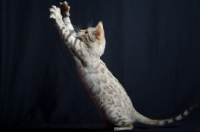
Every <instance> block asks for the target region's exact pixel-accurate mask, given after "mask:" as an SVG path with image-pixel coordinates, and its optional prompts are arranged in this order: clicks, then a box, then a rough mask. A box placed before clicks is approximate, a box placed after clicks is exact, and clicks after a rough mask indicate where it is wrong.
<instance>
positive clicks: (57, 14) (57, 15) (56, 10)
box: [50, 5, 62, 19]
mask: <svg viewBox="0 0 200 132" xmlns="http://www.w3.org/2000/svg"><path fill="white" fill-rule="evenodd" d="M50 12H51V14H50V18H53V19H57V18H62V16H61V14H60V8H58V7H56V6H54V5H53V6H52V7H51V8H50Z"/></svg>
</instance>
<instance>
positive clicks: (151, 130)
mask: <svg viewBox="0 0 200 132" xmlns="http://www.w3.org/2000/svg"><path fill="white" fill-rule="evenodd" d="M86 130H87V129H86V127H79V128H75V127H44V126H41V127H27V128H18V129H15V130H13V131H27V132H30V131H34V132H35V131H40V132H63V131H86ZM131 131H134V132H200V124H199V125H198V124H196V125H188V126H178V125H177V126H175V125H171V126H165V127H151V126H150V127H149V126H147V127H144V126H141V127H140V126H138V127H135V128H134V129H133V130H131Z"/></svg>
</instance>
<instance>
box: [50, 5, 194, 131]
mask: <svg viewBox="0 0 200 132" xmlns="http://www.w3.org/2000/svg"><path fill="white" fill-rule="evenodd" d="M69 10H70V6H68V4H67V2H64V3H60V8H58V7H56V6H52V8H50V12H51V15H50V18H53V19H55V22H56V25H57V27H58V30H59V32H60V35H61V37H62V39H63V40H64V43H65V44H66V46H67V47H68V48H69V50H70V52H71V53H72V55H73V57H74V59H75V62H76V64H77V69H78V73H79V75H80V78H81V80H82V82H83V84H84V85H85V87H86V90H87V91H88V93H89V95H90V97H91V98H92V100H93V102H94V104H95V105H96V107H97V109H98V111H99V113H100V116H101V118H102V120H103V121H104V122H105V126H102V127H92V129H99V130H103V129H113V128H114V130H131V129H133V127H134V126H133V123H134V122H136V121H137V122H140V123H144V124H148V125H160V126H161V125H165V124H169V123H172V122H175V121H178V120H181V119H182V118H183V117H185V116H186V115H188V114H189V112H190V110H192V109H193V108H195V107H196V106H197V105H194V106H192V107H190V108H188V109H187V110H185V111H184V113H182V114H180V115H179V116H176V117H173V118H170V119H164V120H153V119H149V118H147V117H145V116H143V115H141V114H140V113H139V112H137V111H136V110H135V109H134V107H133V105H132V103H131V100H130V98H129V96H128V95H127V93H126V91H125V90H124V88H123V86H122V85H121V84H120V83H119V81H118V80H117V79H116V78H115V77H114V76H113V75H112V73H111V72H110V71H109V70H108V68H107V67H106V65H105V63H104V62H103V61H102V60H101V59H100V57H101V56H102V55H103V53H104V49H105V44H106V40H105V37H104V29H103V24H102V22H99V23H98V24H97V26H96V27H89V28H88V29H86V30H80V32H78V33H76V32H75V31H74V28H73V26H72V24H71V21H70V18H69V16H70V14H69ZM61 14H62V15H61Z"/></svg>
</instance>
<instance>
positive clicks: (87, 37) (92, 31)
mask: <svg viewBox="0 0 200 132" xmlns="http://www.w3.org/2000/svg"><path fill="white" fill-rule="evenodd" d="M78 37H79V39H80V40H81V41H83V42H84V43H85V44H86V46H88V48H90V49H91V50H92V51H93V52H94V53H95V54H96V55H97V56H99V57H100V56H101V55H103V53H104V49H105V44H106V40H105V37H104V29H103V23H102V22H101V21H100V22H99V23H98V24H97V26H96V27H89V28H87V29H86V30H80V31H79V33H78Z"/></svg>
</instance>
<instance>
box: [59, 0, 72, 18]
mask: <svg viewBox="0 0 200 132" xmlns="http://www.w3.org/2000/svg"><path fill="white" fill-rule="evenodd" d="M60 9H61V14H62V16H63V17H69V16H70V14H69V10H70V6H69V5H68V3H67V2H66V1H64V2H63V3H62V2H60Z"/></svg>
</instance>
